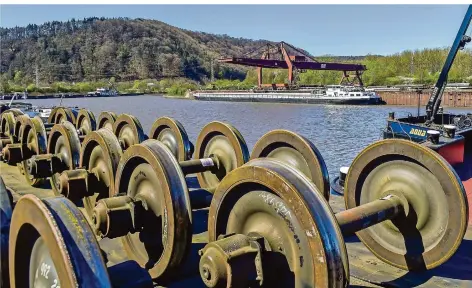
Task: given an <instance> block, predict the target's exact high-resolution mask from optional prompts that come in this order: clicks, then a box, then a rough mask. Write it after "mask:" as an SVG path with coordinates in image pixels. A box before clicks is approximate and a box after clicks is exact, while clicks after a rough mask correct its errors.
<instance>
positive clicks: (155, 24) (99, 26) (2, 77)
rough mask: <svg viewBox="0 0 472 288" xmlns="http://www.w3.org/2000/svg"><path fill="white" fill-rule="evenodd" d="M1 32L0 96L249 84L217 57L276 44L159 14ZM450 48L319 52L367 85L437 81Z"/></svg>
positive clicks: (461, 62)
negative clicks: (359, 67) (357, 70)
mask: <svg viewBox="0 0 472 288" xmlns="http://www.w3.org/2000/svg"><path fill="white" fill-rule="evenodd" d="M0 38H1V40H2V41H0V54H1V55H2V61H1V65H0V94H8V93H14V92H23V91H27V92H28V93H29V94H30V95H45V94H49V95H50V94H57V93H81V94H86V93H88V92H93V91H95V90H96V89H97V88H109V89H115V90H117V91H118V92H120V93H153V94H154V93H158V94H165V95H175V96H183V95H185V94H186V93H187V91H188V90H199V89H212V90H245V89H250V88H253V87H254V86H255V85H256V84H257V73H256V69H254V68H253V67H245V66H238V65H231V64H225V63H219V62H218V61H217V59H219V58H224V57H238V56H241V55H245V54H247V52H248V51H255V50H257V49H258V48H261V47H263V46H264V45H267V44H275V43H273V42H270V41H267V40H251V39H244V38H236V37H231V36H228V35H216V34H210V33H204V32H196V31H189V30H184V29H180V28H178V27H174V26H170V25H168V24H166V23H163V22H160V21H157V20H149V19H139V18H138V19H129V18H111V19H110V18H103V17H102V18H98V17H91V18H85V19H83V20H76V19H71V20H69V21H63V22H59V21H52V22H46V23H44V24H42V25H35V24H31V25H28V26H26V27H14V28H2V27H0ZM302 49H303V48H302ZM448 52H449V48H448V47H441V48H427V49H418V50H414V51H412V50H407V51H403V52H400V53H396V54H392V55H387V56H383V55H363V56H362V55H361V56H349V55H346V56H342V55H340V56H335V55H314V57H315V59H317V61H321V62H342V63H359V64H364V65H366V67H367V70H366V71H365V72H364V73H363V77H362V78H363V81H364V86H393V85H400V84H426V85H433V84H434V82H435V81H436V80H437V78H438V76H439V73H440V71H441V69H442V67H443V65H444V61H445V59H446V57H447V55H448ZM251 55H252V54H251ZM251 57H252V58H258V57H260V55H253V56H251ZM298 72H300V73H298ZM298 72H297V73H295V74H296V75H294V76H295V79H296V80H297V84H299V85H329V84H338V83H339V81H340V79H341V77H342V72H338V71H310V70H308V71H298ZM287 76H288V75H287V70H279V69H263V83H267V84H269V83H286V82H287V78H288V77H287ZM213 79H214V81H213ZM448 81H449V82H450V83H465V82H467V83H470V84H472V49H470V48H468V49H465V50H462V51H459V52H458V54H457V56H456V60H455V61H454V64H453V66H452V68H451V70H450V72H449V75H448Z"/></svg>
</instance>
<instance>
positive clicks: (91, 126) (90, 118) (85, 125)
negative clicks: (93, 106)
mask: <svg viewBox="0 0 472 288" xmlns="http://www.w3.org/2000/svg"><path fill="white" fill-rule="evenodd" d="M96 126H97V125H96V121H95V116H94V115H93V113H92V111H90V110H87V109H80V110H79V113H78V114H77V123H76V125H75V127H76V128H77V131H78V132H79V134H80V135H87V134H89V133H90V132H92V131H95V129H96Z"/></svg>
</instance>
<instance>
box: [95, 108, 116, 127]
mask: <svg viewBox="0 0 472 288" xmlns="http://www.w3.org/2000/svg"><path fill="white" fill-rule="evenodd" d="M115 120H116V114H115V113H113V112H108V111H105V112H102V113H100V115H99V116H98V121H97V123H98V127H97V129H100V128H106V129H109V130H111V131H113V124H114V123H115Z"/></svg>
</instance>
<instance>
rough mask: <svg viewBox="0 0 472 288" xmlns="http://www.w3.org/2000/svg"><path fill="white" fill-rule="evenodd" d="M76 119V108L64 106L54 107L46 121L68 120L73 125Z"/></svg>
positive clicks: (57, 122)
mask: <svg viewBox="0 0 472 288" xmlns="http://www.w3.org/2000/svg"><path fill="white" fill-rule="evenodd" d="M76 119H77V110H75V109H71V108H66V107H56V108H54V109H53V111H52V112H51V115H49V118H48V123H51V124H60V123H61V122H62V121H68V122H70V123H72V124H74V125H75V122H76Z"/></svg>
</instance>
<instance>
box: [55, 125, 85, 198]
mask: <svg viewBox="0 0 472 288" xmlns="http://www.w3.org/2000/svg"><path fill="white" fill-rule="evenodd" d="M48 153H49V154H58V156H59V158H60V159H61V160H62V162H63V163H64V164H65V165H66V166H67V169H66V170H72V169H75V168H77V167H78V165H79V160H80V140H79V135H77V131H76V129H75V127H74V125H72V123H70V122H66V121H64V122H62V123H61V124H56V125H54V126H53V127H52V129H51V132H50V134H49V139H48ZM59 176H60V173H55V174H54V175H52V176H51V187H52V189H53V191H54V193H55V194H56V195H59V194H60V193H59V191H60V179H59Z"/></svg>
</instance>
